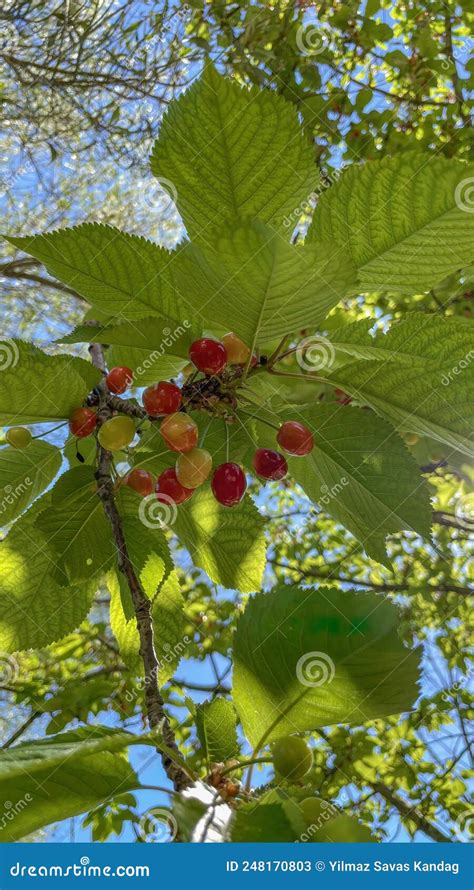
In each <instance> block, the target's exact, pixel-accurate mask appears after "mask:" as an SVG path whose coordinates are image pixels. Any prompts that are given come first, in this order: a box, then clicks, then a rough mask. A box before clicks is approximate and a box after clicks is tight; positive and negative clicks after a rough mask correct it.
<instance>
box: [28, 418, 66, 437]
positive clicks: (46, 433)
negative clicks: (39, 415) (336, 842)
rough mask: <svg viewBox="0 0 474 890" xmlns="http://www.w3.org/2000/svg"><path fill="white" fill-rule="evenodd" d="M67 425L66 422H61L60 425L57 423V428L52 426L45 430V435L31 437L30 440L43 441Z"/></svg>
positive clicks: (39, 434)
mask: <svg viewBox="0 0 474 890" xmlns="http://www.w3.org/2000/svg"><path fill="white" fill-rule="evenodd" d="M67 423H68V421H67V420H63V422H62V423H59V424H58V426H53V428H52V429H51V430H46V432H45V433H38V435H37V436H32V437H31V438H32V439H43V438H44V437H45V436H49V434H50V433H55V432H56V430H60V429H61V427H63V426H66V425H67Z"/></svg>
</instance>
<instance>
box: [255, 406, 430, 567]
mask: <svg viewBox="0 0 474 890" xmlns="http://www.w3.org/2000/svg"><path fill="white" fill-rule="evenodd" d="M290 414H291V411H290V409H289V408H287V409H285V418H290ZM292 416H293V415H292ZM294 419H295V420H300V421H303V423H305V424H307V426H308V427H309V428H310V429H311V430H312V431H313V435H314V443H315V444H314V448H313V450H312V451H311V453H310V454H308V455H306V457H305V458H304V459H303V458H298V457H294V458H289V460H288V465H289V469H290V473H291V475H292V476H293V478H294V479H296V481H297V482H299V483H300V485H301V486H302V488H303V489H304V490H305V492H306V494H307V495H308V497H309V498H310V499H311V500H312V501H313V502H314V503H315V504H317V505H318V506H319V507H320V508H321V510H322V511H323V512H325V513H329V515H330V516H332V517H333V519H335V520H336V521H337V522H340V523H342V525H344V526H345V527H346V528H347V529H349V531H350V532H352V534H353V535H354V536H355V537H356V538H357V540H358V541H360V543H361V544H362V546H363V548H364V549H365V551H366V553H367V554H368V555H369V556H371V557H372V558H373V559H376V560H378V561H379V562H382V563H384V564H386V563H387V555H386V550H385V539H386V537H387V535H390V534H394V533H395V532H398V531H400V530H402V529H408V530H411V531H414V532H416V533H417V534H420V535H421V536H422V537H425V538H427V539H429V537H430V528H431V507H430V500H429V494H428V488H427V485H426V482H425V481H424V479H423V478H422V476H421V474H420V471H419V468H418V466H417V464H416V461H415V460H414V458H413V457H412V455H411V454H410V452H409V451H408V449H407V447H406V445H405V443H404V442H403V441H402V439H401V438H400V436H399V435H398V434H397V433H396V432H395V430H393V428H392V427H391V426H390V425H389V424H388V423H386V422H385V421H384V420H382V419H381V418H380V417H377V416H376V415H374V414H372V412H369V411H363V410H361V409H359V408H348V407H346V408H340V407H339V406H332V405H318V406H317V407H315V408H307V407H306V406H301V407H298V408H297V409H296V410H295V411H294ZM265 434H266V435H267V436H268V432H267V429H266V430H265Z"/></svg>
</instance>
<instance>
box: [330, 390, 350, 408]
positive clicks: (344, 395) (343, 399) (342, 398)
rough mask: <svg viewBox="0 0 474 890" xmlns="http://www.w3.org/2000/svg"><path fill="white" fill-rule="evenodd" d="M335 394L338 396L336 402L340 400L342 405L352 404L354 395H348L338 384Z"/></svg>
mask: <svg viewBox="0 0 474 890" xmlns="http://www.w3.org/2000/svg"><path fill="white" fill-rule="evenodd" d="M334 395H335V396H336V402H339V404H340V405H350V403H351V402H352V396H348V395H347V393H346V392H344V390H343V389H339V387H337V386H336V388H335V390H334Z"/></svg>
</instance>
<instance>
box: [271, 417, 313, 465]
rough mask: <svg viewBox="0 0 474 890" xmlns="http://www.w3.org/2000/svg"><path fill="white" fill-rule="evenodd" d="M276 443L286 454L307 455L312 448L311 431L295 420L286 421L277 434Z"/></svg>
mask: <svg viewBox="0 0 474 890" xmlns="http://www.w3.org/2000/svg"><path fill="white" fill-rule="evenodd" d="M277 442H278V444H279V445H281V447H282V448H283V451H287V452H288V454H296V455H298V456H301V455H303V454H309V452H310V451H311V450H312V448H313V446H314V439H313V435H312V433H311V430H309V429H308V427H307V426H305V425H304V423H298V421H297V420H286V421H285V423H282V425H281V427H280V429H279V430H278V433H277Z"/></svg>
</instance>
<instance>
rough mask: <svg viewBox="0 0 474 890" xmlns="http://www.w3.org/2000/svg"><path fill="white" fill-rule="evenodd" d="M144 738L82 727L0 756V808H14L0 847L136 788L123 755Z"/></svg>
mask: <svg viewBox="0 0 474 890" xmlns="http://www.w3.org/2000/svg"><path fill="white" fill-rule="evenodd" d="M135 744H149V740H148V738H147V737H143V738H142V737H140V736H133V735H131V734H129V733H126V732H113V730H110V729H109V728H108V727H100V726H95V727H87V728H86V727H84V728H82V729H80V730H77V731H76V732H67V733H63V734H61V735H57V736H53V737H51V738H48V739H42V740H40V741H34V742H24V743H23V744H21V745H17V746H16V747H14V748H10V749H9V750H8V751H2V752H0V802H1V803H0V805H1V806H2V809H5V808H6V807H8V804H7V801H10V802H11V803H10V807H11V806H12V804H13V805H14V806H15V805H17V804H18V803H19V802H22V801H23V802H24V805H20V806H18V805H17V806H15V818H14V819H12V820H11V821H7V820H3V822H2V827H1V833H0V841H6V842H11V841H17V840H20V839H21V838H24V837H25V836H26V835H28V834H30V833H31V832H33V831H37V830H38V829H39V828H43V827H44V826H45V825H50V824H51V823H53V822H62V821H63V820H64V819H69V818H71V817H72V816H77V815H79V814H80V813H83V812H85V811H86V810H90V809H91V808H92V807H95V806H96V805H97V804H101V803H103V801H104V800H106V799H107V798H110V797H113V796H115V795H118V794H122V793H123V792H124V791H129V790H131V789H134V788H139V787H140V782H139V780H138V777H137V775H136V773H135V772H134V770H133V769H132V768H131V766H130V764H129V763H128V759H127V757H126V756H125V754H124V753H122V752H123V749H124V748H126V747H128V745H135Z"/></svg>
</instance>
